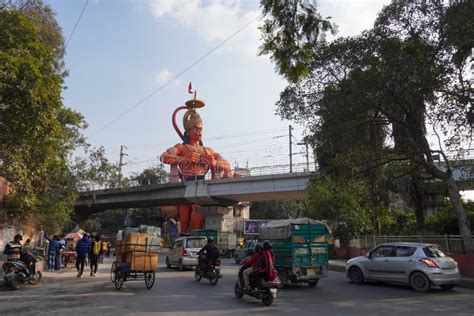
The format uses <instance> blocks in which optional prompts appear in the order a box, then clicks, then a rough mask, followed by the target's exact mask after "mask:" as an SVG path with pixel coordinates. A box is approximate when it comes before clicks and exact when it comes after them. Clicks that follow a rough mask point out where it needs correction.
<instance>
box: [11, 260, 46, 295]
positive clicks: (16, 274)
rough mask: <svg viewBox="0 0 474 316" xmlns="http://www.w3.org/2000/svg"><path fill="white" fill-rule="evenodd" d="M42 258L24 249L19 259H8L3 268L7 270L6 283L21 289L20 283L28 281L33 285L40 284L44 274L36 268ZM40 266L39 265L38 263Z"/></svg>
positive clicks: (12, 287)
mask: <svg viewBox="0 0 474 316" xmlns="http://www.w3.org/2000/svg"><path fill="white" fill-rule="evenodd" d="M40 260H41V259H40V258H39V257H35V256H33V255H32V254H31V253H30V252H28V251H24V252H23V253H22V254H21V258H20V260H18V261H7V262H5V263H4V264H3V266H2V268H3V271H5V277H4V278H5V284H6V285H7V287H9V288H11V289H13V290H19V289H20V285H21V284H24V283H26V282H28V283H29V284H31V285H35V284H38V283H39V282H40V281H41V279H42V277H43V275H42V273H41V271H38V269H36V267H37V262H39V261H40ZM38 266H39V265H38Z"/></svg>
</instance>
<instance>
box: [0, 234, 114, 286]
mask: <svg viewBox="0 0 474 316" xmlns="http://www.w3.org/2000/svg"><path fill="white" fill-rule="evenodd" d="M44 237H45V239H46V240H47V241H48V244H47V247H46V250H45V251H44V255H45V259H46V260H47V261H46V262H47V265H48V270H49V271H50V272H54V271H61V267H62V265H63V263H64V262H67V260H68V259H69V258H70V255H71V254H72V256H71V257H73V258H74V257H75V261H76V262H75V264H76V269H77V277H82V275H83V273H84V267H85V266H86V265H90V267H91V272H90V276H92V277H95V275H96V273H97V269H98V266H99V263H102V262H103V261H104V257H105V258H109V257H110V248H111V246H112V244H111V242H110V241H108V240H106V239H105V238H101V236H100V235H98V234H97V235H95V236H91V235H88V234H83V236H82V238H81V239H79V240H78V241H74V240H73V239H68V240H65V239H64V237H61V236H59V235H54V236H52V237H50V236H49V235H48V232H45V233H44ZM22 240H23V236H22V235H20V234H17V235H15V237H14V239H13V240H12V241H10V242H9V243H7V245H6V246H5V249H4V254H6V255H7V260H8V261H13V260H20V257H21V253H22V252H23V251H24V250H30V251H32V250H34V247H33V245H32V243H31V240H30V239H27V240H26V241H25V243H24V244H22Z"/></svg>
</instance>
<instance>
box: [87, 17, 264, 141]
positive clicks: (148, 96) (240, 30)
mask: <svg viewBox="0 0 474 316" xmlns="http://www.w3.org/2000/svg"><path fill="white" fill-rule="evenodd" d="M261 17H263V15H259V16H257V17H255V18H254V19H252V20H250V22H247V23H246V24H245V25H244V26H242V27H241V28H240V29H238V30H237V31H236V32H234V33H233V34H231V35H230V36H229V37H227V38H226V39H225V40H223V41H222V42H220V43H219V44H217V45H216V46H215V47H214V48H213V49H211V50H210V51H208V52H207V53H205V54H204V55H203V56H201V57H200V58H198V59H197V60H196V61H195V62H193V63H192V64H191V65H189V66H188V67H186V68H185V69H184V70H182V71H181V72H179V73H178V74H177V75H176V76H174V77H173V78H171V79H170V80H169V81H168V82H166V83H164V84H162V85H161V86H160V87H158V88H157V89H155V90H154V91H153V92H151V93H150V94H149V95H147V96H146V97H144V98H143V99H141V100H140V101H139V102H138V103H136V104H135V105H133V106H132V107H131V108H129V109H128V110H126V111H125V112H123V113H122V114H120V115H118V116H117V117H116V118H114V119H113V120H112V121H110V122H109V123H107V124H105V125H104V126H103V127H101V128H99V129H98V130H96V131H95V132H94V133H92V134H91V135H89V136H87V137H86V138H91V137H93V136H95V135H97V134H98V133H99V132H101V131H103V130H104V129H106V128H107V127H109V126H110V125H112V124H113V123H115V122H117V121H118V120H120V119H121V118H122V117H124V116H125V115H127V114H128V113H130V112H131V111H133V110H134V109H135V108H137V107H138V106H140V105H141V104H143V103H144V102H145V101H147V100H148V99H150V98H151V97H152V96H154V95H155V94H156V93H158V92H159V91H160V90H162V89H163V88H165V87H166V86H168V85H169V84H171V83H172V82H173V81H175V80H176V79H178V78H179V77H180V76H181V75H183V74H184V73H186V72H187V71H188V70H190V69H191V68H193V67H194V66H195V65H197V64H198V63H200V62H201V61H202V60H204V59H205V58H206V57H207V56H209V55H210V54H212V53H213V52H214V51H216V50H217V49H218V48H220V47H221V46H223V45H224V44H225V43H227V42H228V41H230V40H231V39H232V38H233V37H234V36H236V35H237V34H239V33H240V32H242V31H243V30H244V29H245V28H246V27H248V26H249V25H250V24H252V23H253V22H255V21H256V20H258V19H260V18H261Z"/></svg>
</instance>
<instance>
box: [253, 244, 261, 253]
mask: <svg viewBox="0 0 474 316" xmlns="http://www.w3.org/2000/svg"><path fill="white" fill-rule="evenodd" d="M255 251H256V252H260V251H262V244H256V245H255Z"/></svg>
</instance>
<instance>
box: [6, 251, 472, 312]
mask: <svg viewBox="0 0 474 316" xmlns="http://www.w3.org/2000/svg"><path fill="white" fill-rule="evenodd" d="M162 262H164V256H162V257H160V265H159V269H158V273H157V279H156V283H155V286H154V287H153V288H152V289H151V290H147V289H146V288H145V284H144V282H143V281H140V282H138V281H135V282H127V283H125V287H124V289H123V290H121V291H119V292H117V291H115V289H114V288H113V285H112V283H111V282H110V280H109V275H108V269H109V268H110V263H111V261H109V262H107V263H104V264H103V265H102V266H101V267H100V273H98V275H97V277H96V278H90V277H85V278H82V279H77V278H75V273H74V271H72V270H70V271H69V272H61V273H49V272H45V278H44V282H42V283H40V285H37V286H26V287H25V288H24V289H22V290H20V291H7V290H4V289H2V290H0V315H37V314H47V315H62V316H64V315H96V316H97V315H152V314H156V315H225V314H228V315H239V314H245V315H292V314H293V315H298V316H300V315H384V316H385V315H401V314H403V315H420V314H427V315H432V314H443V315H449V316H451V315H474V290H470V289H463V288H456V289H455V290H453V291H447V292H446V291H442V290H433V291H432V292H430V293H427V294H420V293H416V292H414V291H412V290H411V289H410V288H407V287H403V286H393V285H368V284H367V285H354V284H351V283H348V282H347V280H346V278H345V276H344V274H343V273H340V272H330V274H329V277H328V278H327V279H324V280H322V281H320V283H319V285H318V287H316V288H308V287H303V286H294V287H291V288H288V289H284V290H281V291H279V292H278V297H277V299H275V301H274V303H273V305H272V306H269V307H265V306H263V305H262V304H261V303H260V302H259V301H257V300H255V299H253V298H249V297H246V296H244V298H243V299H240V300H239V299H237V298H235V297H234V294H233V284H234V280H235V275H236V273H237V265H235V264H234V263H232V262H231V260H229V259H225V260H224V269H223V274H224V278H223V279H220V280H219V283H218V284H217V285H216V286H211V285H210V284H209V283H208V282H207V281H206V280H203V281H201V283H197V282H196V281H195V280H194V277H193V271H185V272H179V271H177V270H170V269H167V268H166V267H164V265H163V263H162Z"/></svg>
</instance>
